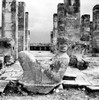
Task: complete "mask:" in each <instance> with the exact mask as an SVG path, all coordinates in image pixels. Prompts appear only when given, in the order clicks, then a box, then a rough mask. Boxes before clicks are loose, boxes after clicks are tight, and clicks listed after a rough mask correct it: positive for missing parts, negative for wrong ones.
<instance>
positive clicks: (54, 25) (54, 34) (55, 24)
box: [53, 13, 58, 53]
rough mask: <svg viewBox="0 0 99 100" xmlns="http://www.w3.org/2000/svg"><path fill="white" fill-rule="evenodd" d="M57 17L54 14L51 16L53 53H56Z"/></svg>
mask: <svg viewBox="0 0 99 100" xmlns="http://www.w3.org/2000/svg"><path fill="white" fill-rule="evenodd" d="M57 22H58V17H57V14H56V13H55V14H54V15H53V49H54V50H53V51H54V53H56V52H57V35H58V27H57Z"/></svg>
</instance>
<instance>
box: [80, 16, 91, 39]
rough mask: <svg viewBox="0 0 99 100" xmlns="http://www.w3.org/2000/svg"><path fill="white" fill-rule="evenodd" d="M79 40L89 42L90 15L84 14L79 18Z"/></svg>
mask: <svg viewBox="0 0 99 100" xmlns="http://www.w3.org/2000/svg"><path fill="white" fill-rule="evenodd" d="M81 40H82V41H89V40H90V15H88V14H85V15H82V17H81Z"/></svg>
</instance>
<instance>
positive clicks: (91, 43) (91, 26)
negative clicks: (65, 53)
mask: <svg viewBox="0 0 99 100" xmlns="http://www.w3.org/2000/svg"><path fill="white" fill-rule="evenodd" d="M90 36H91V39H90V47H91V48H90V51H91V52H93V22H92V21H91V22H90Z"/></svg>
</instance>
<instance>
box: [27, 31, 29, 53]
mask: <svg viewBox="0 0 99 100" xmlns="http://www.w3.org/2000/svg"><path fill="white" fill-rule="evenodd" d="M27 50H28V51H30V30H27Z"/></svg>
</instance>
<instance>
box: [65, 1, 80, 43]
mask: <svg viewBox="0 0 99 100" xmlns="http://www.w3.org/2000/svg"><path fill="white" fill-rule="evenodd" d="M64 7H65V32H66V34H68V38H69V40H71V41H75V42H76V41H79V39H80V0H64Z"/></svg>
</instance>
